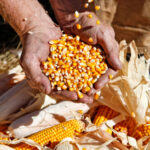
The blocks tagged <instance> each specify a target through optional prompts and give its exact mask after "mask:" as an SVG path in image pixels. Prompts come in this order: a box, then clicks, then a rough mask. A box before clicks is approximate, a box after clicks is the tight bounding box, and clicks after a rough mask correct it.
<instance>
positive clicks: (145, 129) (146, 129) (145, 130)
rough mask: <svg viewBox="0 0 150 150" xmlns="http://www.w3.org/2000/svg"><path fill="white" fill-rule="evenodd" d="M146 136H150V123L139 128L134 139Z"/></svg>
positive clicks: (134, 134)
mask: <svg viewBox="0 0 150 150" xmlns="http://www.w3.org/2000/svg"><path fill="white" fill-rule="evenodd" d="M144 136H150V122H148V123H146V124H142V125H140V126H138V127H137V128H136V129H135V131H134V133H133V137H134V138H136V139H137V140H139V139H140V138H142V137H144Z"/></svg>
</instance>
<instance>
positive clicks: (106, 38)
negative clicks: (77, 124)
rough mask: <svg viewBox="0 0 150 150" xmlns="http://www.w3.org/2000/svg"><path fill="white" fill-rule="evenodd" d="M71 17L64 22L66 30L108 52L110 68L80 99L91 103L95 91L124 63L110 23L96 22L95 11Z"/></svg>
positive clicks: (107, 57)
mask: <svg viewBox="0 0 150 150" xmlns="http://www.w3.org/2000/svg"><path fill="white" fill-rule="evenodd" d="M89 14H91V15H92V18H89V17H88V15H89ZM69 18H72V19H71V20H70V19H68V20H69V21H68V22H67V23H66V22H65V24H63V23H62V24H63V26H62V28H63V29H64V31H65V32H67V33H71V34H74V35H79V36H80V38H81V40H82V41H84V42H86V43H88V44H92V45H100V46H101V47H102V48H103V50H104V52H105V54H106V59H107V62H108V70H107V71H106V73H105V74H103V75H102V76H101V77H100V78H99V79H98V81H97V82H96V83H95V84H94V88H93V89H91V90H90V91H89V92H88V93H86V94H84V97H83V98H82V99H80V101H82V102H86V103H91V102H92V100H93V95H94V93H96V92H97V91H99V90H101V89H102V87H104V86H105V85H106V84H107V83H108V82H109V80H110V78H109V75H111V76H115V75H116V74H117V71H118V70H119V69H121V66H122V65H121V62H120V60H119V45H118V43H117V41H116V40H115V33H114V30H113V28H112V27H111V26H110V25H106V24H103V23H102V22H100V24H97V23H96V22H97V20H99V19H98V17H97V16H96V15H95V14H94V13H93V12H83V13H80V17H79V18H75V17H74V16H72V17H70V16H69ZM61 22H62V20H61ZM77 24H79V25H81V29H80V30H79V29H77ZM89 38H92V40H93V41H92V42H91V41H89ZM68 95H69V93H68ZM74 97H75V93H74Z"/></svg>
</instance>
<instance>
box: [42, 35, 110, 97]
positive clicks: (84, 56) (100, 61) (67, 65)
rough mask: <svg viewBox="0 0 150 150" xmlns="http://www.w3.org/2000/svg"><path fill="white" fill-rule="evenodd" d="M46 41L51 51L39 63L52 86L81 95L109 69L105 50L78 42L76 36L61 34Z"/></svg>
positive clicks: (78, 38)
mask: <svg viewBox="0 0 150 150" xmlns="http://www.w3.org/2000/svg"><path fill="white" fill-rule="evenodd" d="M49 43H50V54H49V57H48V58H47V61H45V62H43V63H42V70H43V73H44V74H45V75H46V76H47V77H48V78H49V80H50V83H51V86H52V89H57V90H69V91H76V92H77V94H78V97H79V98H82V97H83V94H82V93H87V92H88V91H89V90H90V89H91V88H92V87H93V84H94V83H95V82H96V81H97V80H98V79H99V78H100V76H101V75H102V74H104V73H105V72H106V70H107V68H108V67H107V64H106V62H105V60H106V58H105V55H104V53H103V52H102V50H101V49H100V48H97V47H94V46H91V45H88V44H85V43H84V42H81V41H80V37H79V36H76V37H72V36H69V35H66V34H63V35H62V37H61V38H60V39H59V40H52V41H50V42H49Z"/></svg>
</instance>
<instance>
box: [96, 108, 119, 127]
mask: <svg viewBox="0 0 150 150" xmlns="http://www.w3.org/2000/svg"><path fill="white" fill-rule="evenodd" d="M117 115H119V113H118V112H116V111H114V110H112V109H111V108H109V107H107V106H104V105H101V106H100V107H99V108H98V110H97V112H96V115H95V117H94V119H93V123H94V124H95V125H96V126H100V125H101V124H102V123H103V122H105V121H107V120H110V119H112V118H114V117H116V116H117Z"/></svg>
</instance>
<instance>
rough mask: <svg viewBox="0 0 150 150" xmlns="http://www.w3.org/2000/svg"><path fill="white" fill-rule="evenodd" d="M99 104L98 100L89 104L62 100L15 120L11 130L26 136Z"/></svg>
mask: <svg viewBox="0 0 150 150" xmlns="http://www.w3.org/2000/svg"><path fill="white" fill-rule="evenodd" d="M97 104H98V103H97V102H96V103H94V104H93V105H90V106H89V105H88V104H84V103H77V102H72V101H61V102H60V103H57V104H55V105H50V106H49V107H46V108H45V109H43V110H39V111H35V112H33V113H30V114H27V115H25V116H23V117H21V118H19V119H17V120H15V121H14V122H12V124H11V125H10V126H9V131H10V132H11V133H12V134H13V136H15V137H17V138H20V137H26V136H28V135H30V134H33V133H35V132H38V131H40V130H42V129H44V128H48V127H51V126H54V125H56V124H58V123H60V122H63V121H66V120H69V119H72V118H74V117H75V116H76V115H80V116H81V114H79V113H78V110H82V111H83V114H84V113H86V112H88V111H89V109H90V108H92V107H95V106H97Z"/></svg>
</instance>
